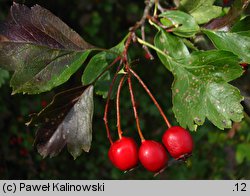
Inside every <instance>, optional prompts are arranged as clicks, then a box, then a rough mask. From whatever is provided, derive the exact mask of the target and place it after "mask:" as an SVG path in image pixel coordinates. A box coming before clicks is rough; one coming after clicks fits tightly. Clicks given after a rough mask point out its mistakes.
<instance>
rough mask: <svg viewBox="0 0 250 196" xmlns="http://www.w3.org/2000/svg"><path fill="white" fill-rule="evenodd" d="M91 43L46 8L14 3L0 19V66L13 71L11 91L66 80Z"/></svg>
mask: <svg viewBox="0 0 250 196" xmlns="http://www.w3.org/2000/svg"><path fill="white" fill-rule="evenodd" d="M90 48H92V46H91V45H89V44H88V43H87V42H85V41H84V40H83V39H82V38H81V37H80V36H79V35H78V34H77V33H76V32H75V31H73V30H72V29H70V28H69V27H68V26H67V25H66V24H64V23H63V22H62V21H61V20H60V19H59V18H57V17H56V16H54V15H53V14H52V13H51V12H49V11H48V10H46V9H44V8H42V7H40V6H39V5H36V6H34V7H32V8H31V9H29V8H28V7H26V6H25V5H20V4H16V3H14V4H13V6H12V7H11V10H10V16H9V17H8V18H7V20H6V21H5V22H4V23H0V66H1V67H4V68H5V69H7V70H10V71H14V74H13V77H12V79H11V86H12V87H13V93H20V92H23V93H28V94H36V93H41V92H45V91H49V90H51V89H52V88H54V87H56V86H58V85H60V84H62V83H64V82H66V81H67V80H68V79H69V78H70V76H71V75H72V74H74V73H75V72H76V70H77V69H78V68H79V67H80V66H81V65H82V63H83V62H84V61H85V59H86V58H87V56H88V54H89V52H90Z"/></svg>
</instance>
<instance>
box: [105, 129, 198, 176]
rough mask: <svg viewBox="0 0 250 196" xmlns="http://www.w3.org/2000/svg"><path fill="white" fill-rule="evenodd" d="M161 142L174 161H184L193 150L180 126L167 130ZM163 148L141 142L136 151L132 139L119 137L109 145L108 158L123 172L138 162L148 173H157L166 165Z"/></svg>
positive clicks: (148, 142)
mask: <svg viewBox="0 0 250 196" xmlns="http://www.w3.org/2000/svg"><path fill="white" fill-rule="evenodd" d="M162 142H163V144H164V146H165V147H166V149H167V150H168V152H169V154H170V155H171V156H172V157H173V158H174V159H178V160H179V159H181V160H185V159H186V158H187V157H189V156H190V155H191V153H192V150H193V139H192V137H191V135H190V133H189V132H188V131H187V130H186V129H184V128H182V127H180V126H173V127H171V128H169V129H167V130H166V132H165V133H164V134H163V137H162ZM164 146H163V145H162V144H161V143H159V142H157V141H154V140H143V141H142V142H141V146H140V148H139V149H138V147H137V144H136V142H135V141H134V139H133V138H130V137H121V138H120V139H119V140H117V141H115V142H114V143H113V144H111V146H110V149H109V152H108V156H109V159H110V161H111V162H112V163H113V165H114V166H115V167H117V168H118V169H120V170H123V171H125V170H130V169H132V168H134V167H135V166H136V165H137V164H138V162H139V161H140V162H141V164H142V165H143V166H144V167H145V168H146V169H147V170H148V171H151V172H159V171H161V170H162V169H164V168H166V167H167V163H168V155H167V152H166V150H165V148H164Z"/></svg>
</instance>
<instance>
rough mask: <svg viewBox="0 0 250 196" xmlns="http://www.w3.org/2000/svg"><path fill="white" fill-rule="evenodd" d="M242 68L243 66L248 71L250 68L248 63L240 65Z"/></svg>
mask: <svg viewBox="0 0 250 196" xmlns="http://www.w3.org/2000/svg"><path fill="white" fill-rule="evenodd" d="M240 66H241V67H242V68H243V69H244V70H247V68H248V63H240Z"/></svg>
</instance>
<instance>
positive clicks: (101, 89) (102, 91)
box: [95, 71, 111, 99]
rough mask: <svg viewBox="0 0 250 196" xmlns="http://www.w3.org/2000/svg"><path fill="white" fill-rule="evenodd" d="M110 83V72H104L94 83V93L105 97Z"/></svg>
mask: <svg viewBox="0 0 250 196" xmlns="http://www.w3.org/2000/svg"><path fill="white" fill-rule="evenodd" d="M110 84H111V77H110V72H109V71H107V72H105V73H104V74H103V75H102V76H101V77H100V78H99V79H98V80H97V81H96V83H95V93H96V94H97V95H100V96H102V98H104V99H106V98H107V96H108V91H109V88H110Z"/></svg>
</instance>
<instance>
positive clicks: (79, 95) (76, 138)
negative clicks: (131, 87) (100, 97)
mask: <svg viewBox="0 0 250 196" xmlns="http://www.w3.org/2000/svg"><path fill="white" fill-rule="evenodd" d="M93 110H94V103H93V86H88V87H79V88H74V89H70V90H67V91H64V92H62V93H59V94H57V95H56V96H55V97H54V99H53V101H52V102H51V103H50V104H49V105H48V106H47V107H46V108H45V109H43V110H42V111H41V112H40V113H38V114H34V115H33V116H32V118H31V120H30V122H29V123H27V125H30V124H34V125H37V126H39V128H38V130H37V134H36V138H35V145H36V146H37V149H38V152H39V153H40V154H41V155H42V156H43V157H46V156H48V155H49V156H50V157H53V156H56V155H57V154H58V153H59V152H60V151H61V150H62V149H63V147H64V146H65V145H67V147H68V151H69V152H70V153H71V155H72V156H73V157H74V158H77V157H78V156H79V155H80V154H81V153H82V151H83V150H84V151H85V152H88V151H89V150H90V146H91V141H92V116H93Z"/></svg>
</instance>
